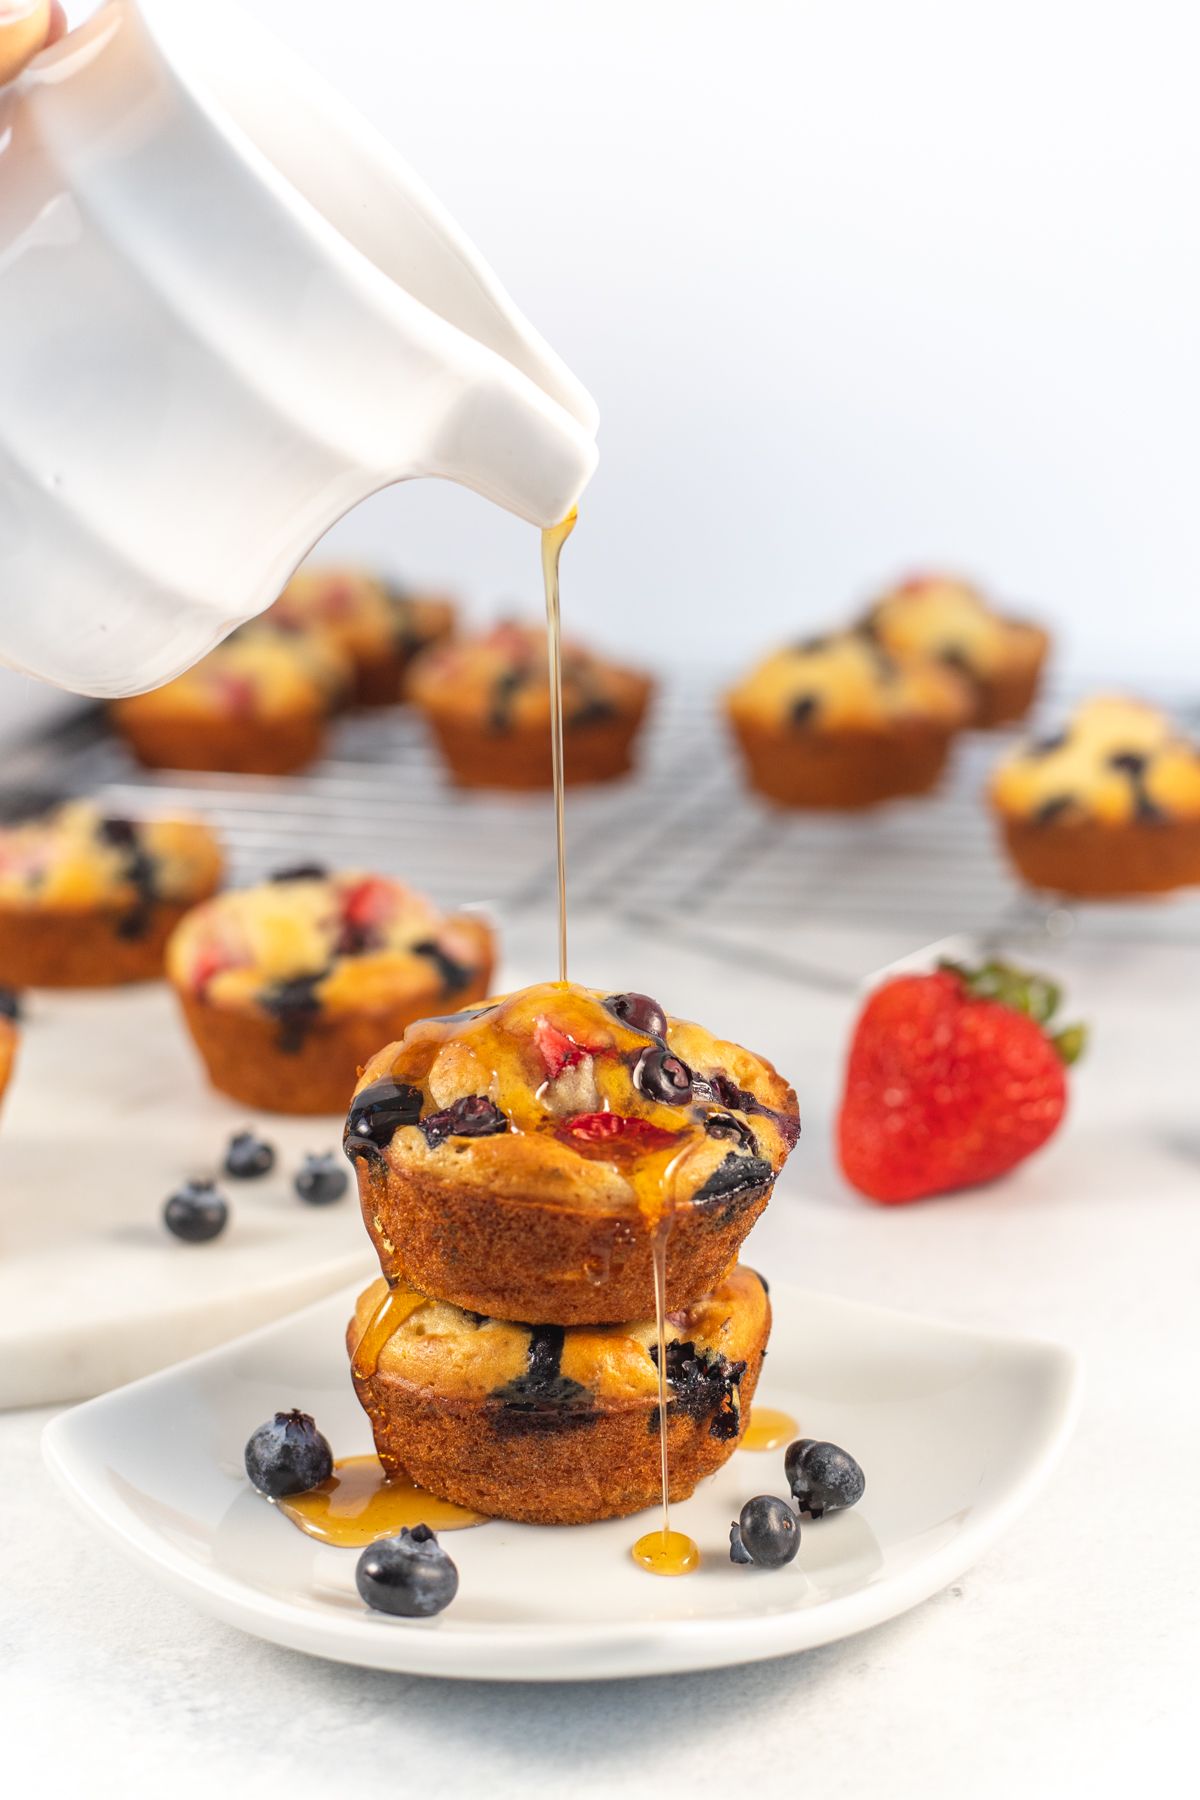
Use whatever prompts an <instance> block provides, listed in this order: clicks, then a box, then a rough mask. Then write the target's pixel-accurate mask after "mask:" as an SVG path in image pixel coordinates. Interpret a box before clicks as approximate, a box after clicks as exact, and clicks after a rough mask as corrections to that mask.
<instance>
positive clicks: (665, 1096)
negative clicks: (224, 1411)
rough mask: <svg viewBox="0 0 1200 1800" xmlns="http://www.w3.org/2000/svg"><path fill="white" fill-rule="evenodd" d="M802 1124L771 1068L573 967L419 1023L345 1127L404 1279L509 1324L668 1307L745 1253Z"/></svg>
mask: <svg viewBox="0 0 1200 1800" xmlns="http://www.w3.org/2000/svg"><path fill="white" fill-rule="evenodd" d="M798 1132H799V1121H798V1118H797V1109H796V1096H795V1094H794V1093H793V1092H792V1090H791V1088H790V1087H789V1086H788V1084H787V1083H786V1081H784V1080H783V1079H782V1077H781V1076H780V1075H778V1074H777V1073H776V1072H775V1070H774V1069H773V1068H772V1067H771V1065H770V1063H768V1062H766V1061H764V1060H763V1059H762V1058H761V1057H758V1056H754V1055H753V1054H752V1053H751V1052H750V1051H748V1050H743V1049H741V1048H739V1046H738V1045H736V1044H729V1043H724V1042H722V1041H721V1040H720V1039H717V1038H714V1037H712V1036H710V1034H709V1033H708V1032H707V1031H705V1030H703V1029H702V1027H700V1026H699V1025H690V1024H688V1023H686V1022H685V1021H684V1020H682V1019H671V1018H668V1017H667V1016H666V1015H665V1014H664V1012H663V1011H662V1009H661V1007H659V1006H658V1004H657V1003H656V1002H655V1001H653V1000H651V999H649V998H648V997H647V996H646V995H644V994H612V995H608V996H605V995H604V994H602V993H599V992H595V991H593V990H591V989H589V988H582V987H577V986H575V985H574V984H570V983H565V982H546V983H543V984H541V985H540V986H537V987H531V988H523V989H521V990H519V991H518V992H516V993H513V994H509V995H508V996H506V997H505V998H504V999H502V1000H499V1001H495V1002H493V1003H492V1004H491V1005H490V1006H485V1007H481V1008H474V1009H470V1010H467V1011H463V1012H460V1013H457V1014H455V1015H453V1016H452V1017H450V1018H446V1019H427V1020H425V1021H423V1022H422V1023H421V1024H418V1025H414V1026H411V1027H410V1028H409V1030H408V1031H407V1032H406V1033H405V1035H404V1037H403V1039H402V1040H401V1042H399V1043H396V1044H389V1045H388V1047H387V1048H386V1049H385V1050H380V1051H379V1052H378V1054H377V1055H375V1056H373V1057H372V1058H371V1060H370V1062H368V1063H367V1065H366V1067H365V1069H364V1070H363V1071H362V1075H361V1077H360V1079H359V1083H358V1086H357V1088H356V1089H355V1092H354V1099H353V1101H352V1103H351V1106H350V1114H349V1118H348V1120H347V1124H346V1135H345V1147H346V1154H347V1155H348V1156H349V1157H350V1158H351V1160H352V1161H353V1163H354V1165H355V1169H356V1172H357V1175H358V1183H359V1193H360V1197H361V1200H362V1209H363V1218H364V1220H365V1223H366V1226H367V1230H368V1231H369V1233H370V1235H371V1239H372V1241H373V1243H374V1245H375V1248H376V1250H377V1251H378V1253H379V1260H380V1264H381V1266H382V1268H383V1272H384V1274H385V1275H389V1276H393V1275H399V1274H401V1273H403V1274H404V1276H405V1277H406V1278H407V1279H408V1280H410V1281H412V1282H413V1283H414V1284H415V1285H416V1286H418V1287H419V1288H420V1289H421V1290H422V1292H424V1293H431V1294H437V1295H438V1297H439V1298H440V1299H443V1300H447V1301H450V1302H452V1303H453V1304H454V1305H456V1306H462V1307H465V1308H467V1309H469V1310H470V1311H473V1312H482V1313H487V1314H488V1315H489V1316H491V1317H495V1318H503V1319H537V1320H541V1321H543V1322H544V1323H548V1324H557V1325H576V1324H591V1323H595V1322H596V1321H613V1320H621V1319H640V1318H645V1317H646V1316H648V1315H652V1314H653V1311H654V1251H655V1245H656V1243H662V1242H665V1245H666V1302H667V1307H668V1310H669V1311H672V1312H674V1311H676V1310H677V1309H678V1308H680V1307H684V1306H689V1305H691V1304H692V1303H693V1302H694V1301H696V1300H697V1299H699V1297H700V1296H701V1295H702V1294H705V1293H707V1292H708V1291H709V1290H710V1289H711V1288H714V1287H716V1286H717V1285H718V1284H719V1283H720V1282H721V1281H722V1280H723V1279H724V1277H725V1275H726V1274H727V1273H728V1271H729V1270H730V1269H731V1268H732V1267H733V1264H734V1263H735V1262H736V1260H737V1253H738V1250H739V1248H740V1246H741V1243H742V1240H743V1239H744V1237H745V1236H746V1233H747V1232H748V1231H749V1229H750V1227H751V1225H753V1223H754V1221H755V1219H757V1218H758V1216H759V1214H760V1213H761V1212H762V1210H763V1208H764V1207H765V1206H766V1204H767V1200H768V1198H769V1196H770V1193H771V1188H772V1186H773V1184H774V1181H775V1177H776V1175H777V1174H778V1172H779V1170H780V1168H781V1167H782V1165H783V1163H784V1161H785V1159H786V1158H787V1156H788V1154H789V1152H790V1150H791V1148H792V1146H793V1144H794V1143H795V1141H796V1137H797V1135H798Z"/></svg>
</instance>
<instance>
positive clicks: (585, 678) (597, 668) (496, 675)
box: [408, 621, 651, 732]
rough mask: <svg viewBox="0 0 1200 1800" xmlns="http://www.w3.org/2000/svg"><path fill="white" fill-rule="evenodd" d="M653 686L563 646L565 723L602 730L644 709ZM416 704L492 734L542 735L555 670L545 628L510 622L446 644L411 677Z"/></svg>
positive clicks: (572, 727)
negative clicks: (610, 721) (604, 725)
mask: <svg viewBox="0 0 1200 1800" xmlns="http://www.w3.org/2000/svg"><path fill="white" fill-rule="evenodd" d="M650 686H651V683H650V680H649V678H648V677H647V676H645V675H642V674H640V673H639V672H638V671H636V670H634V669H625V668H620V667H618V666H617V664H615V663H610V662H606V661H605V660H604V659H603V658H601V657H599V656H595V655H593V653H592V652H591V651H590V650H585V649H583V648H582V646H580V645H579V644H573V643H569V642H567V641H566V640H564V642H563V645H562V689H563V724H564V728H565V729H566V730H568V731H570V730H578V729H579V728H580V727H581V726H585V725H597V724H601V723H603V722H604V721H605V720H607V719H612V718H615V717H618V716H619V715H621V714H628V713H630V712H632V711H635V710H636V709H637V708H639V707H641V706H642V705H643V704H644V702H645V700H646V697H647V695H648V693H649V691H650ZM408 694H409V698H410V699H411V700H413V701H414V702H415V703H416V704H417V705H418V706H422V707H426V708H428V709H429V710H430V711H431V712H437V713H439V714H441V715H443V716H445V717H447V718H454V717H457V718H462V719H463V720H464V721H466V722H469V723H471V724H473V725H475V726H479V725H485V726H486V727H487V728H489V729H490V730H492V731H495V732H505V731H511V730H513V729H517V730H520V729H521V728H523V727H525V728H532V727H534V726H536V727H538V728H539V729H544V728H545V727H546V725H547V723H548V721H549V718H550V672H549V662H548V649H547V637H546V632H545V629H544V628H543V627H539V626H533V625H522V624H518V623H516V622H514V621H507V622H505V623H503V624H500V625H494V626H493V627H492V628H491V630H490V631H485V632H482V633H479V634H478V635H476V636H474V637H465V638H459V639H457V640H456V641H455V642H453V643H450V644H441V645H438V646H437V647H435V648H434V649H432V650H428V651H426V652H425V654H424V655H422V656H420V657H418V659H417V660H416V662H415V663H414V664H413V667H412V670H411V672H410V674H409V679H408Z"/></svg>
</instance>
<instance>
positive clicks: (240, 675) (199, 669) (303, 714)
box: [108, 622, 353, 775]
mask: <svg viewBox="0 0 1200 1800" xmlns="http://www.w3.org/2000/svg"><path fill="white" fill-rule="evenodd" d="M352 677H353V669H352V665H351V663H350V661H349V659H348V658H347V657H346V655H345V653H344V652H343V651H342V650H340V649H339V648H338V646H337V645H336V644H335V643H333V642H332V641H331V640H329V639H328V638H326V637H324V636H322V635H321V634H319V633H317V632H315V631H314V632H287V631H280V630H277V629H274V628H273V627H271V626H270V625H267V624H264V623H262V622H256V623H254V624H251V625H247V626H244V627H243V628H242V629H241V630H240V631H236V632H234V634H233V636H232V637H229V638H226V640H225V642H224V643H223V644H218V645H217V648H216V649H215V650H213V651H211V652H210V653H209V655H208V656H205V657H203V658H202V659H201V660H200V661H199V662H198V663H197V664H196V665H195V667H194V668H191V669H189V670H188V671H187V672H186V674H184V675H180V676H178V677H177V678H176V679H175V680H174V681H168V682H167V683H166V684H165V686H163V687H160V688H154V689H153V690H152V691H151V692H150V693H147V694H134V695H132V696H130V697H129V698H128V699H124V700H114V701H113V702H112V703H111V705H110V706H109V709H108V713H109V718H110V720H111V721H112V724H113V726H114V727H115V729H116V730H117V731H118V732H119V734H120V735H121V737H122V738H123V739H124V740H125V742H126V744H127V745H128V746H129V748H130V750H131V751H132V752H133V754H134V756H136V757H137V759H138V761H139V762H141V763H144V764H145V765H146V767H148V768H152V769H221V770H227V771H229V772H230V773H233V774H240V775H286V774H289V773H291V772H292V771H294V770H296V769H302V768H304V767H305V766H306V765H307V764H308V763H311V762H313V761H314V760H315V759H316V758H317V757H318V756H319V755H320V754H321V752H322V750H323V749H324V745H325V734H326V726H327V723H328V719H329V716H330V713H331V712H332V711H334V710H335V709H336V708H337V707H338V706H339V705H341V704H342V702H343V700H344V698H345V696H346V694H347V692H348V690H349V686H350V683H351V681H352Z"/></svg>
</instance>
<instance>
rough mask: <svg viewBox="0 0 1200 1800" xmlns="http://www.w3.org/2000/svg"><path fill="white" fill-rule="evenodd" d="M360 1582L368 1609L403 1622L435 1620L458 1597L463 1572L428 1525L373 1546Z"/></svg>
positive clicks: (359, 1571)
mask: <svg viewBox="0 0 1200 1800" xmlns="http://www.w3.org/2000/svg"><path fill="white" fill-rule="evenodd" d="M354 1579H355V1582H356V1583H357V1585H358V1591H359V1593H360V1594H361V1595H362V1597H363V1599H364V1600H365V1601H366V1603H367V1605H368V1606H370V1607H373V1608H374V1609H375V1611H376V1612H386V1613H396V1614H398V1615H399V1617H400V1618H402V1619H430V1618H432V1617H433V1615H434V1613H440V1612H443V1611H444V1610H445V1608H446V1607H447V1606H449V1604H450V1602H451V1601H452V1600H453V1598H454V1596H455V1594H457V1592H458V1570H457V1568H456V1567H455V1565H454V1563H452V1562H451V1560H450V1558H449V1557H448V1556H447V1555H446V1552H445V1551H444V1550H443V1549H442V1546H441V1545H440V1544H439V1543H438V1541H437V1538H436V1537H435V1536H434V1534H433V1532H432V1531H430V1529H429V1527H428V1525H414V1526H413V1527H412V1530H411V1531H410V1530H409V1528H408V1526H407V1525H406V1526H405V1527H404V1528H403V1530H402V1531H401V1532H400V1534H399V1536H398V1537H389V1538H378V1539H376V1541H375V1543H373V1544H368V1545H367V1547H366V1549H365V1550H364V1551H363V1553H362V1555H361V1556H360V1557H359V1559H358V1566H357V1568H356V1569H355V1571H354Z"/></svg>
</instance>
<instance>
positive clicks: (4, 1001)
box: [0, 987, 22, 1025]
mask: <svg viewBox="0 0 1200 1800" xmlns="http://www.w3.org/2000/svg"><path fill="white" fill-rule="evenodd" d="M21 1016H22V1014H21V996H20V995H19V994H17V993H15V992H14V990H13V989H12V988H6V987H0V1019H11V1020H12V1022H13V1024H14V1025H18V1024H20V1021H21Z"/></svg>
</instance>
